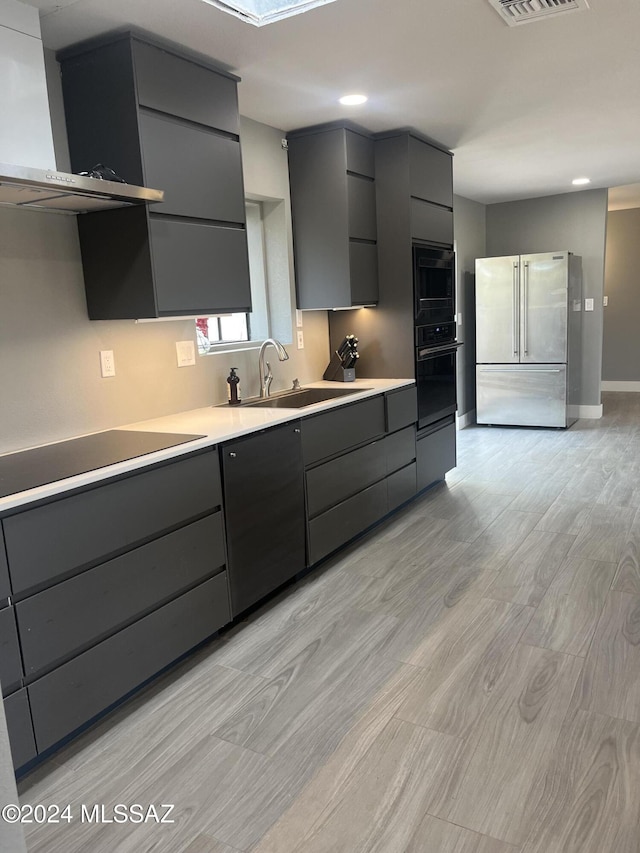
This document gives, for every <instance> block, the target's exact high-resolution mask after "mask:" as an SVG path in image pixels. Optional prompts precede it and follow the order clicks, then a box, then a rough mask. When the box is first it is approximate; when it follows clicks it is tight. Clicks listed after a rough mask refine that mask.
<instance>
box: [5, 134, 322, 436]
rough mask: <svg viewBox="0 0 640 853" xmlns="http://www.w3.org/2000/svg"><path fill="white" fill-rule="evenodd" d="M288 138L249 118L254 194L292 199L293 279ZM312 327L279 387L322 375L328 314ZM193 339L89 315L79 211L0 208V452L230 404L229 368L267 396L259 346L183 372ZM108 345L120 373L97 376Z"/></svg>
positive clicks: (247, 152)
mask: <svg viewBox="0 0 640 853" xmlns="http://www.w3.org/2000/svg"><path fill="white" fill-rule="evenodd" d="M282 135H283V134H282V132H281V131H279V130H275V129H273V128H270V127H267V126H266V125H262V124H259V123H257V122H253V121H245V120H243V121H242V123H241V141H242V154H243V166H244V173H245V184H246V190H247V193H248V194H250V195H252V196H254V197H260V198H268V199H273V198H276V199H284V200H285V204H284V208H283V206H282V205H280V207H279V209H280V212H281V213H280V215H281V216H284V227H285V229H286V234H287V238H288V239H287V242H286V244H284V245H283V247H282V253H283V255H284V256H285V257H282V258H280V259H279V260H278V259H275V260H276V266H277V268H278V269H279V270H280V274H283V275H284V274H287V275H290V276H292V275H293V260H292V244H291V212H290V205H289V182H288V170H287V161H286V154H285V152H284V151H282V148H281V146H280V140H281V138H282ZM276 207H277V205H276ZM86 215H90V214H86ZM283 270H284V272H283ZM289 298H291V297H289ZM304 324H305V325H304V337H305V349H304V350H298V349H297V348H295V346H292V347H289V348H288V350H289V355H290V360H289V361H287V362H284V363H280V362H278V363H277V364H275V365H274V367H273V373H274V376H275V379H274V383H273V386H272V388H273V390H274V391H276V390H279V389H283V388H287V387H290V385H291V382H292V380H293V378H294V377H297V378H299V379H300V381H301V382H302V383H304V382H310V381H313V380H317V379H320V378H321V377H322V372H323V371H324V368H325V367H326V363H327V360H328V353H329V338H328V330H327V317H326V313H325V312H314V313H313V314H305V315H304ZM285 332H288V339H289V340H292V337H293V333H292V329H291V328H288V329H282V328H281V329H280V330H279V333H280V334H282V336H283V337H284V336H285V335H284V333H285ZM187 339H194V340H195V329H194V323H193V320H178V321H175V322H161V323H146V324H139V325H136V324H135V323H134V322H133V321H130V320H122V321H90V320H88V319H87V313H86V305H85V297H84V286H83V279H82V266H81V261H80V249H79V245H78V235H77V226H76V220H75V217H71V216H61V215H56V214H48V213H40V212H35V211H27V210H18V209H12V208H2V209H0V393H1V394H2V410H1V414H0V420H1V423H0V452H5V451H10V450H18V449H21V448H25V447H30V446H33V445H37V444H42V443H45V442H48V441H52V440H56V439H62V438H68V437H70V436H73V435H80V434H83V433H87V432H93V431H97V430H101V429H108V428H111V427H116V426H121V425H123V424H126V423H131V422H134V421H138V420H145V419H146V418H154V417H158V416H161V415H165V414H171V413H174V412H178V411H183V410H186V409H195V408H199V407H202V406H208V405H211V404H214V403H218V402H224V400H226V394H227V386H226V377H227V375H228V373H229V367H230V366H231V365H234V366H237V367H238V372H239V375H240V377H241V381H242V386H241V387H242V393H243V395H244V396H245V397H246V396H252V395H255V394H257V393H258V390H259V384H258V366H257V361H258V358H257V352H256V351H255V350H254V351H250V352H244V353H234V354H233V355H231V354H229V353H226V354H218V355H213V356H204V357H198V359H197V364H196V366H195V367H184V368H178V367H177V364H176V355H175V343H176V341H179V340H187ZM101 349H111V350H113V351H114V354H115V362H116V376H115V377H114V378H111V379H102V378H101V377H100V369H99V355H98V353H99V350H101Z"/></svg>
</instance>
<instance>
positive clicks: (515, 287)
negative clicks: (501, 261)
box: [511, 261, 520, 355]
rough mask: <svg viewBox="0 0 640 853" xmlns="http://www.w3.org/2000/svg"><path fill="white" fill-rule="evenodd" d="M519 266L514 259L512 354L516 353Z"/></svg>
mask: <svg viewBox="0 0 640 853" xmlns="http://www.w3.org/2000/svg"><path fill="white" fill-rule="evenodd" d="M519 269H520V266H519V264H518V262H517V261H514V264H513V311H512V315H513V316H512V318H511V323H512V329H511V332H512V338H513V354H514V355H518V293H519V290H520V288H519V282H518V278H519V276H518V271H519Z"/></svg>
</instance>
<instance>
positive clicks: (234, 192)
mask: <svg viewBox="0 0 640 853" xmlns="http://www.w3.org/2000/svg"><path fill="white" fill-rule="evenodd" d="M140 140H141V144H142V152H143V157H144V174H145V186H148V187H162V189H163V190H164V201H163V202H162V204H159V205H157V206H156V207H154V208H153V212H154V213H157V214H162V215H167V214H174V215H176V216H195V217H199V218H201V219H217V220H220V221H224V222H244V221H245V211H244V191H243V187H242V163H241V160H240V143H239V142H238V141H237V140H235V139H229V138H228V137H226V136H219V135H218V134H216V133H214V132H212V131H209V130H205V129H204V128H202V129H201V128H197V127H192V126H190V125H185V124H182V123H181V122H180V121H177V120H175V119H173V118H171V117H169V116H164V115H157V114H154V113H145V112H141V114H140Z"/></svg>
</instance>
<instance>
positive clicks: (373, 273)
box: [349, 241, 378, 305]
mask: <svg viewBox="0 0 640 853" xmlns="http://www.w3.org/2000/svg"><path fill="white" fill-rule="evenodd" d="M349 271H350V279H351V304H352V305H373V304H374V303H376V302H377V301H378V249H377V246H375V245H374V244H373V243H354V242H352V241H350V242H349Z"/></svg>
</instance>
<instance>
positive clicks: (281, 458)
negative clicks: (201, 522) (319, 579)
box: [220, 421, 305, 616]
mask: <svg viewBox="0 0 640 853" xmlns="http://www.w3.org/2000/svg"><path fill="white" fill-rule="evenodd" d="M300 429H301V428H300V421H292V422H289V423H286V424H283V425H282V426H279V427H274V428H273V429H268V430H263V431H261V432H258V433H252V434H251V435H249V436H246V437H245V438H240V439H237V440H235V441H230V442H228V443H226V444H224V445H222V447H221V450H220V452H221V459H222V474H223V484H224V505H225V518H226V534H227V554H228V570H229V588H230V592H231V605H232V614H233V616H237V615H238V614H239V613H242V612H243V611H244V610H246V609H247V608H248V607H250V606H251V605H252V604H255V603H256V602H257V601H259V600H260V599H261V598H264V596H265V595H268V594H269V593H270V592H272V591H273V590H274V589H277V587H279V586H280V585H281V584H283V583H285V581H287V580H289V579H290V578H292V577H293V576H294V575H295V574H297V573H298V572H300V571H302V570H303V569H304V567H305V515H304V473H303V463H302V443H301V432H300Z"/></svg>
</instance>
